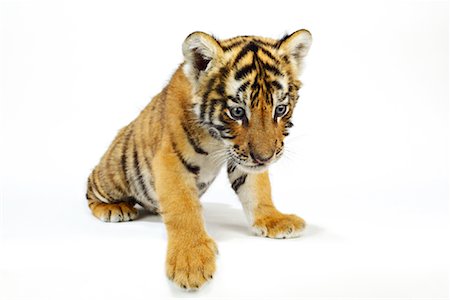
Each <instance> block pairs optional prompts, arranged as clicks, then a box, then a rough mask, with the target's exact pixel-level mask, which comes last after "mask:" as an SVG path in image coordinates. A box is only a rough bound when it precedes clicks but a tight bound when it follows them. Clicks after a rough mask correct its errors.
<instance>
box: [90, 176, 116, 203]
mask: <svg viewBox="0 0 450 300" xmlns="http://www.w3.org/2000/svg"><path fill="white" fill-rule="evenodd" d="M97 172H98V171H97ZM96 177H97V176H95V170H94V173H93V174H92V181H91V183H92V185H93V188H94V189H95V191H97V193H99V194H100V196H102V197H103V198H105V199H106V200H108V201H111V199H112V198H111V197H110V196H109V195H108V194H106V195H105V194H103V193H102V191H100V189H99V188H98V186H99V183H98V182H97V180H95V178H96ZM94 195H95V193H94ZM99 200H100V199H99ZM102 202H103V201H102Z"/></svg>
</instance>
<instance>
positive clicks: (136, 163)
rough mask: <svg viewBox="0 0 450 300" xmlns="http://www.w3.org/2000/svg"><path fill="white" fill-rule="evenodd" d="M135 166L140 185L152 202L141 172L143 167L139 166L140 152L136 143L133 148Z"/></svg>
mask: <svg viewBox="0 0 450 300" xmlns="http://www.w3.org/2000/svg"><path fill="white" fill-rule="evenodd" d="M133 166H134V172H135V175H136V178H137V180H138V183H139V186H140V187H141V190H142V192H143V193H144V196H145V198H146V199H147V200H149V201H150V202H152V200H151V197H150V195H149V194H148V190H147V187H146V186H145V182H144V176H143V175H142V173H141V168H140V167H139V158H138V153H137V150H136V144H135V146H134V150H133Z"/></svg>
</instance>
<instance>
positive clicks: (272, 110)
mask: <svg viewBox="0 0 450 300" xmlns="http://www.w3.org/2000/svg"><path fill="white" fill-rule="evenodd" d="M310 45H311V35H310V34H309V32H308V31H306V30H299V31H296V32H294V33H293V34H291V35H288V36H286V37H284V38H282V39H280V40H275V39H269V38H262V37H254V36H241V37H236V38H232V39H228V40H217V39H215V38H214V37H212V36H210V35H208V34H205V33H202V32H195V33H192V34H191V35H189V36H188V37H187V38H186V40H185V42H184V44H183V53H184V56H185V61H184V63H183V64H181V65H180V67H179V68H178V69H177V71H176V72H175V74H174V75H173V76H172V79H171V80H170V82H169V84H168V85H167V86H166V87H165V88H164V90H163V91H162V92H161V93H160V94H158V95H157V96H155V97H154V99H153V100H152V101H151V102H150V104H149V105H148V106H147V107H146V108H145V109H144V110H143V111H142V112H141V113H140V115H139V116H138V117H137V118H136V119H135V120H133V121H132V122H131V123H130V124H129V125H127V126H126V127H124V128H123V129H122V130H120V131H119V133H118V134H117V136H116V138H115V140H114V141H113V143H112V144H111V146H110V147H109V149H108V150H107V151H106V153H105V154H104V156H103V157H102V158H101V160H100V163H99V164H98V165H97V166H96V167H95V168H94V170H93V171H92V173H91V174H90V176H89V178H88V187H87V194H86V197H87V199H88V204H89V208H90V209H91V210H92V213H93V214H94V215H95V216H96V217H98V218H99V219H101V220H103V221H107V222H108V221H110V222H120V221H130V220H133V219H135V218H137V210H136V208H135V207H134V206H135V204H139V205H140V206H142V207H144V208H145V209H147V210H150V211H152V212H155V213H159V214H161V215H162V217H163V220H164V223H165V225H166V228H167V232H168V243H169V245H168V253H167V261H166V271H167V275H168V277H169V278H170V279H172V280H173V281H174V282H176V283H177V284H178V285H180V286H181V287H184V288H188V289H195V288H198V287H200V286H201V285H202V284H203V283H204V282H205V281H207V280H208V279H210V278H212V274H213V273H214V270H215V253H216V245H215V243H214V241H213V240H212V239H211V238H210V237H209V236H208V234H207V233H206V231H205V229H204V225H203V219H202V217H201V211H200V203H199V198H200V196H201V195H202V194H203V193H204V192H205V191H206V190H207V189H208V187H209V186H210V185H211V183H212V182H213V181H214V179H215V178H216V176H217V174H218V172H219V170H220V168H221V167H222V165H223V164H225V163H226V164H227V173H228V176H229V179H230V183H231V186H232V188H233V190H234V191H235V192H236V193H237V195H238V196H239V198H240V200H241V202H242V204H243V207H244V210H245V212H246V215H247V218H248V220H249V222H250V225H251V227H252V228H253V231H255V232H256V233H257V234H259V235H264V236H268V237H275V238H281V237H282V238H285V237H293V236H297V235H298V232H300V230H301V229H302V228H303V227H304V222H303V220H302V219H300V218H299V217H297V216H295V215H285V214H282V213H280V212H279V211H278V210H276V208H275V207H274V206H273V203H272V200H271V192H270V182H269V178H268V173H267V167H268V166H269V165H270V164H271V163H273V162H275V161H276V160H277V159H278V158H279V157H280V156H281V155H282V153H283V147H284V142H283V140H284V138H285V136H287V135H288V130H289V128H291V127H292V122H291V121H290V119H291V117H292V113H293V111H294V108H295V105H296V103H297V101H298V90H299V88H300V86H301V83H300V81H299V80H298V79H297V77H298V76H299V74H300V71H301V65H302V62H303V58H304V56H305V55H306V54H307V52H308V49H309V47H310Z"/></svg>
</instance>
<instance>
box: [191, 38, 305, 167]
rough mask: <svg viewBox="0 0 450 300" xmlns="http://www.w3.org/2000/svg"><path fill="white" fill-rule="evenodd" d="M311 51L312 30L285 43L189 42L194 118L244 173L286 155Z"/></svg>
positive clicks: (266, 40)
mask: <svg viewBox="0 0 450 300" xmlns="http://www.w3.org/2000/svg"><path fill="white" fill-rule="evenodd" d="M310 46H311V34H310V33H309V32H308V31H307V30H299V31H296V32H294V33H293V34H291V35H288V36H286V37H284V38H282V39H281V40H275V39H269V38H262V37H255V36H241V37H235V38H232V39H227V40H217V39H215V38H214V37H212V36H210V35H208V34H206V33H203V32H194V33H192V34H191V35H189V36H188V37H187V38H186V40H185V42H184V44H183V54H184V56H185V62H184V65H183V71H184V74H185V75H186V77H187V78H188V79H189V81H190V83H191V85H192V89H193V95H194V100H193V101H194V103H193V108H194V112H195V114H196V116H197V117H198V119H199V121H200V122H201V124H203V125H204V126H206V127H207V128H208V129H209V132H210V133H211V134H212V135H213V136H215V137H217V138H218V139H221V140H223V142H224V144H225V145H226V151H225V152H226V155H227V158H228V159H230V160H231V161H232V162H234V163H235V164H236V165H238V166H239V167H241V168H242V169H244V170H245V171H248V172H259V171H263V170H264V169H265V168H266V167H267V166H268V165H269V164H270V163H272V162H274V161H275V160H277V159H278V158H279V157H280V156H281V154H282V153H283V146H284V143H283V140H284V138H285V136H287V135H288V129H289V128H290V127H292V123H291V122H290V119H291V116H292V112H293V110H294V107H295V104H296V102H297V99H298V90H299V88H300V86H301V83H300V81H299V80H298V79H297V78H298V76H299V75H300V71H301V65H302V60H303V58H304V57H305V56H306V54H307V53H308V50H309V47H310Z"/></svg>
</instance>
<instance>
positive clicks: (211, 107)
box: [209, 99, 223, 121]
mask: <svg viewBox="0 0 450 300" xmlns="http://www.w3.org/2000/svg"><path fill="white" fill-rule="evenodd" d="M222 102H223V100H221V99H212V100H210V103H209V120H210V121H212V119H213V115H214V112H215V109H216V106H217V104H221V103H222ZM222 106H223V105H222Z"/></svg>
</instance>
